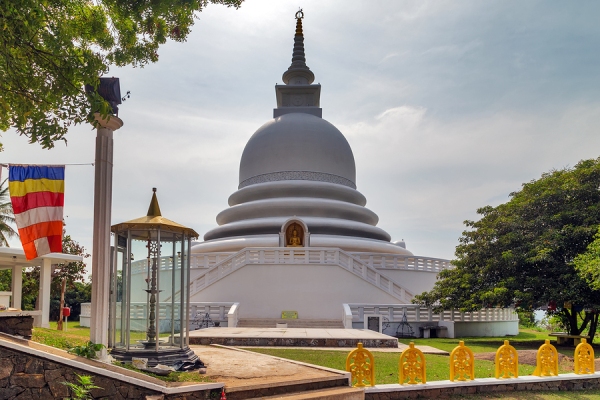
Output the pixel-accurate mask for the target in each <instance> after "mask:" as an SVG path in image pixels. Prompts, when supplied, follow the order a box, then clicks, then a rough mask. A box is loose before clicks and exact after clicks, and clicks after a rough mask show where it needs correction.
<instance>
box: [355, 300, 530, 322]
mask: <svg viewBox="0 0 600 400" xmlns="http://www.w3.org/2000/svg"><path fill="white" fill-rule="evenodd" d="M344 306H346V304H344ZM347 306H348V307H349V308H350V310H351V313H352V320H353V321H354V322H363V321H364V318H365V315H385V316H386V318H388V320H389V322H400V321H402V318H403V317H404V315H406V320H407V322H426V321H430V322H437V321H454V322H494V321H518V319H519V317H518V315H517V313H516V312H515V310H514V309H513V308H484V309H482V310H479V311H473V312H460V311H458V310H445V311H442V312H441V313H435V312H433V310H432V309H431V308H430V307H426V306H420V305H418V304H347Z"/></svg>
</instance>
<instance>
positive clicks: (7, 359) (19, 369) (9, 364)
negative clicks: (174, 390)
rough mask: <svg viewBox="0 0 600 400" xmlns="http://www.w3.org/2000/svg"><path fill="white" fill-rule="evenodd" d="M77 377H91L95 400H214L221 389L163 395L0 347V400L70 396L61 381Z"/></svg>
mask: <svg viewBox="0 0 600 400" xmlns="http://www.w3.org/2000/svg"><path fill="white" fill-rule="evenodd" d="M75 374H77V375H90V376H92V378H93V381H94V384H95V385H96V386H99V387H101V388H102V389H94V390H93V391H92V392H91V394H92V396H93V398H94V399H111V400H125V399H136V400H140V399H142V400H143V399H148V400H151V399H152V400H160V399H164V400H179V399H190V400H191V399H214V398H219V397H218V396H219V395H220V390H215V389H213V390H203V391H197V392H193V393H189V392H188V393H179V394H163V393H160V392H159V391H155V390H151V389H148V388H145V387H142V386H138V385H135V384H131V383H127V382H125V379H124V380H123V381H121V380H118V379H114V378H110V377H106V376H99V375H95V374H93V373H90V372H86V371H85V370H84V369H78V368H73V367H70V366H66V365H62V364H60V363H58V362H54V361H49V360H45V359H43V358H41V357H37V356H33V355H30V354H26V353H21V352H19V351H15V350H12V349H7V348H5V347H1V346H0V400H13V399H14V400H38V399H39V400H45V399H63V398H65V397H69V396H70V395H71V394H70V393H69V389H68V387H67V386H65V385H64V384H63V383H62V382H73V383H75V382H76V379H77V377H76V376H75Z"/></svg>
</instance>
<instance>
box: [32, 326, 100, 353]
mask: <svg viewBox="0 0 600 400" xmlns="http://www.w3.org/2000/svg"><path fill="white" fill-rule="evenodd" d="M31 340H33V341H34V342H38V343H41V344H45V345H47V346H52V347H56V348H59V349H63V350H69V349H70V348H72V347H75V346H82V345H84V344H86V343H87V341H88V340H90V328H86V327H82V326H80V325H79V321H72V322H71V321H70V322H69V326H68V329H67V331H57V330H56V322H50V328H49V329H48V328H34V329H33V334H32V336H31Z"/></svg>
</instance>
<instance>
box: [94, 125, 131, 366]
mask: <svg viewBox="0 0 600 400" xmlns="http://www.w3.org/2000/svg"><path fill="white" fill-rule="evenodd" d="M95 117H96V121H98V126H97V134H96V158H95V177H94V236H93V250H92V304H91V308H92V310H91V316H90V317H91V318H90V340H91V341H92V342H93V343H97V344H103V345H104V346H107V345H108V311H109V310H108V306H109V304H108V303H109V296H110V218H111V208H112V176H113V173H112V172H113V132H114V131H116V130H117V129H119V128H120V127H122V126H123V121H122V120H121V119H120V118H118V117H116V116H114V115H111V116H108V117H107V118H102V116H101V115H100V114H95ZM100 358H101V359H103V358H106V349H103V350H102V352H101V354H100Z"/></svg>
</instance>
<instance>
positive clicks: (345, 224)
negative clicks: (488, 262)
mask: <svg viewBox="0 0 600 400" xmlns="http://www.w3.org/2000/svg"><path fill="white" fill-rule="evenodd" d="M302 15H303V14H302V12H301V11H299V12H298V13H297V14H296V35H295V36H294V50H293V52H292V64H291V65H290V67H289V68H288V69H287V70H286V71H285V72H284V73H283V77H282V79H283V82H284V84H283V85H275V95H276V99H277V108H275V109H273V119H271V120H270V121H268V122H267V123H265V124H264V125H263V126H261V127H260V128H258V130H256V132H254V134H253V135H252V136H251V137H250V139H249V140H248V142H247V143H246V147H245V148H244V151H243V153H242V158H241V160H240V170H239V171H240V174H239V186H238V190H237V191H236V192H235V193H233V194H232V195H231V196H230V197H229V208H226V209H225V210H223V211H221V212H220V213H219V214H218V215H217V224H218V225H219V226H218V227H216V228H214V229H211V230H210V231H208V232H207V233H206V234H205V235H204V242H203V243H200V244H198V245H196V246H194V249H193V250H192V251H193V252H195V253H210V252H229V251H238V250H240V249H242V248H245V247H279V246H282V245H285V240H284V235H286V234H287V233H285V232H283V231H282V230H283V229H287V228H286V226H287V224H288V223H290V221H295V222H294V223H297V224H302V226H303V227H304V228H303V229H304V231H305V234H306V235H307V240H306V241H305V242H304V244H305V245H307V246H313V247H323V248H332V247H333V248H341V249H344V250H348V251H354V252H356V251H358V252H378V253H391V254H404V255H412V253H411V252H410V251H408V250H406V249H405V248H404V247H402V246H399V245H395V244H392V243H390V239H391V237H390V235H389V233H387V232H386V231H384V230H383V229H381V228H379V227H378V226H377V223H378V222H379V217H378V216H377V214H375V213H374V212H373V211H371V210H370V209H368V208H366V207H365V205H366V202H367V200H366V198H365V196H363V195H362V194H361V193H360V192H359V191H358V190H356V165H355V162H354V155H353V154H352V149H351V148H350V145H349V144H348V141H347V140H346V138H345V137H344V135H343V134H342V133H341V132H340V131H339V130H338V129H337V128H336V127H335V126H333V125H332V124H331V123H329V122H327V121H326V120H324V119H323V118H322V116H323V115H322V114H323V113H322V109H321V106H320V97H321V85H320V84H314V83H313V81H314V78H315V76H314V74H313V72H312V71H311V70H310V68H308V66H307V65H306V58H305V54H304V36H303V33H302Z"/></svg>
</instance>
